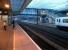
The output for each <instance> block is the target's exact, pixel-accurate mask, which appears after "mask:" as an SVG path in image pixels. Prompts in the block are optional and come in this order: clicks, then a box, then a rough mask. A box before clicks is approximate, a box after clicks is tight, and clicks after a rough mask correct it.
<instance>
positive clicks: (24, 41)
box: [0, 21, 41, 50]
mask: <svg viewBox="0 0 68 50" xmlns="http://www.w3.org/2000/svg"><path fill="white" fill-rule="evenodd" d="M0 50H41V49H40V47H39V46H38V45H37V44H36V43H35V42H34V41H33V40H32V39H31V38H30V37H29V35H28V34H27V33H26V32H25V31H24V30H23V29H22V28H21V27H20V26H19V25H16V27H15V29H13V28H12V26H7V30H6V31H5V30H4V28H3V23H2V22H1V21H0Z"/></svg>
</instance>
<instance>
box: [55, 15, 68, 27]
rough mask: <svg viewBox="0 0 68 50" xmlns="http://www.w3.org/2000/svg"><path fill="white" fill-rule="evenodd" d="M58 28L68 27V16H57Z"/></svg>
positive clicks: (56, 23)
mask: <svg viewBox="0 0 68 50" xmlns="http://www.w3.org/2000/svg"><path fill="white" fill-rule="evenodd" d="M55 25H56V27H57V28H68V16H65V17H57V18H55Z"/></svg>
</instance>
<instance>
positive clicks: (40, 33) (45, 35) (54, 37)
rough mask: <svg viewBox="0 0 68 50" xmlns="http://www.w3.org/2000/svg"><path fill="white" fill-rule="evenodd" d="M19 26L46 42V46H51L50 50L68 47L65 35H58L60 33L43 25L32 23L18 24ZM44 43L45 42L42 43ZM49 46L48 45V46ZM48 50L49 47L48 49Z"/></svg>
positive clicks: (62, 49) (64, 49)
mask: <svg viewBox="0 0 68 50" xmlns="http://www.w3.org/2000/svg"><path fill="white" fill-rule="evenodd" d="M20 26H21V27H23V28H24V29H25V31H27V30H28V31H27V32H29V34H30V32H31V34H34V35H36V36H37V37H38V38H40V39H42V41H44V42H46V43H48V46H50V47H51V48H52V50H67V47H68V39H67V37H64V36H62V35H61V36H60V34H55V33H56V31H55V32H52V30H50V31H51V32H50V31H49V30H48V29H49V28H47V27H46V28H47V29H45V28H44V27H43V26H39V25H32V24H20ZM44 44H45V43H44ZM48 48H49V47H48ZM49 50H50V49H49Z"/></svg>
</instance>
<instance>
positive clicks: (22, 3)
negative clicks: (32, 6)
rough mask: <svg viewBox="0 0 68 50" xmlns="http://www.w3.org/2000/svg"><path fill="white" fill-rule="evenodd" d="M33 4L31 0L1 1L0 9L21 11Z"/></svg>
mask: <svg viewBox="0 0 68 50" xmlns="http://www.w3.org/2000/svg"><path fill="white" fill-rule="evenodd" d="M30 2H31V0H0V9H4V10H5V9H7V10H12V11H21V10H23V9H24V8H26V6H27V5H28V4H29V3H30Z"/></svg>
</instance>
